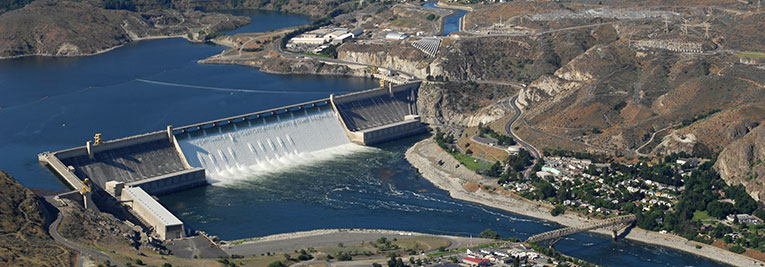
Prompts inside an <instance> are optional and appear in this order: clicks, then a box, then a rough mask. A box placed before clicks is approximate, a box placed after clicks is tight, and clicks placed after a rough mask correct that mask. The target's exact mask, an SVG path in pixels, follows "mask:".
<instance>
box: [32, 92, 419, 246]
mask: <svg viewBox="0 0 765 267" xmlns="http://www.w3.org/2000/svg"><path fill="white" fill-rule="evenodd" d="M419 87H420V82H419V81H415V82H409V83H405V84H399V85H393V84H388V86H387V87H386V86H384V84H382V86H381V87H380V88H376V89H371V90H366V91H360V92H355V93H350V94H346V95H339V96H335V95H330V96H329V97H328V98H324V99H318V100H314V101H310V102H305V103H299V104H294V105H289V106H283V107H279V108H274V109H268V110H262V111H257V112H253V113H247V114H241V115H237V116H232V117H227V118H222V119H217V120H213V121H207V122H201V123H196V124H192V125H187V126H182V127H173V126H167V128H166V129H164V130H161V131H156V132H151V133H146V134H141V135H136V136H131V137H126V138H121V139H116V140H110V141H101V140H100V135H97V137H96V138H95V140H92V141H88V142H86V144H85V145H84V146H80V147H75V148H70V149H65V150H61V151H56V152H43V153H40V154H39V155H38V159H39V161H40V162H41V163H43V164H44V165H46V166H47V167H48V168H49V169H50V170H51V171H52V172H54V174H56V175H57V176H58V177H60V178H61V179H62V180H64V181H65V182H66V183H67V184H68V185H69V186H70V187H71V188H73V189H74V190H75V191H72V192H70V193H67V196H68V197H70V198H77V200H78V201H81V202H82V203H83V205H84V206H85V207H87V208H97V207H96V205H95V204H94V203H93V200H92V194H93V193H98V194H101V195H104V194H102V193H106V194H108V195H109V196H111V197H113V198H115V199H117V200H119V201H120V202H121V203H123V204H124V205H125V206H127V207H128V208H129V210H130V211H131V213H132V214H133V215H135V216H136V217H137V218H138V219H139V220H141V222H143V223H144V224H145V225H146V226H147V227H149V228H151V229H153V231H154V233H155V235H156V237H158V238H160V239H166V240H167V239H176V238H182V237H184V236H186V234H187V233H186V230H185V229H184V227H183V223H182V222H181V221H180V220H179V219H178V218H177V217H175V216H174V215H173V214H172V213H170V212H169V211H168V210H167V209H166V208H164V207H163V206H162V205H161V204H159V203H158V202H157V201H156V200H155V199H154V197H152V196H151V195H162V194H167V193H172V192H178V191H181V190H185V189H189V188H193V187H198V186H203V185H206V184H208V181H212V182H220V181H227V180H230V179H233V178H235V177H247V176H251V175H253V174H258V173H263V172H270V171H274V170H279V169H281V168H289V167H291V165H294V163H295V162H299V161H300V160H299V159H301V158H310V157H312V156H313V155H315V154H320V153H324V152H325V151H327V150H329V149H332V148H337V147H341V146H344V145H350V144H351V143H355V144H359V145H372V144H378V143H382V142H386V141H390V140H394V139H398V138H402V137H406V136H411V135H415V134H419V133H422V132H425V131H426V127H425V126H424V124H422V123H421V122H420V118H419V116H418V115H417V106H416V100H417V99H416V97H417V91H418V89H419Z"/></svg>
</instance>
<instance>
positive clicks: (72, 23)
mask: <svg viewBox="0 0 765 267" xmlns="http://www.w3.org/2000/svg"><path fill="white" fill-rule="evenodd" d="M247 22H249V18H246V17H236V16H232V15H223V14H216V13H212V14H208V13H202V12H198V11H196V12H195V11H186V12H179V11H175V10H163V11H160V10H155V11H149V12H144V13H136V12H130V11H126V10H106V9H102V8H99V7H96V6H93V5H90V4H88V3H84V2H69V1H52V0H45V1H35V2H33V3H31V4H29V5H27V6H26V7H24V8H21V9H17V10H13V11H9V12H6V13H2V14H0V57H13V56H22V55H48V56H78V55H88V54H93V53H96V52H99V51H103V50H105V49H109V48H113V47H116V46H119V45H123V44H125V43H128V42H131V41H134V40H137V39H140V38H144V37H154V36H187V34H189V33H192V34H194V35H196V34H199V33H200V32H202V33H203V34H205V35H206V34H207V33H211V32H218V31H221V30H224V29H233V28H236V27H239V26H241V25H244V24H246V23H247Z"/></svg>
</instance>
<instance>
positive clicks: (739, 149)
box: [715, 125, 765, 201]
mask: <svg viewBox="0 0 765 267" xmlns="http://www.w3.org/2000/svg"><path fill="white" fill-rule="evenodd" d="M763 162H765V125H760V126H758V127H757V128H754V129H753V130H752V131H751V132H749V133H748V134H746V135H745V136H744V137H743V138H741V139H739V140H736V141H734V142H733V143H731V144H730V145H728V146H727V147H725V149H723V152H722V153H720V156H719V157H718V159H717V162H716V163H715V169H716V170H717V172H719V173H720V176H721V177H722V178H723V179H724V180H725V182H727V183H728V184H731V185H736V184H743V185H744V186H745V187H746V191H747V192H749V195H751V196H752V197H753V198H754V199H755V200H758V201H763V200H765V163H763Z"/></svg>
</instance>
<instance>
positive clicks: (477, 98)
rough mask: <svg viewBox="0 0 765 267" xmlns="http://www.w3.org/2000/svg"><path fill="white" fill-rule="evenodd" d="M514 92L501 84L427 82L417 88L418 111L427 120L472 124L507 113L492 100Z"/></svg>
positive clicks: (466, 125) (490, 119)
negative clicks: (499, 85)
mask: <svg viewBox="0 0 765 267" xmlns="http://www.w3.org/2000/svg"><path fill="white" fill-rule="evenodd" d="M479 92H480V93H479ZM484 92H491V93H484ZM513 93H514V91H513V90H512V89H509V88H504V87H495V86H486V85H480V86H479V85H474V84H469V83H427V82H426V83H423V85H422V86H420V90H419V92H418V96H417V112H418V113H419V114H420V116H421V117H422V120H423V121H424V122H426V123H430V124H435V125H451V126H460V127H473V126H477V125H478V124H479V123H488V122H492V121H495V120H498V119H500V118H502V117H504V116H505V115H507V114H508V112H509V111H507V110H505V109H502V108H500V107H499V106H497V105H493V103H494V102H496V101H497V100H499V99H504V98H507V97H510V96H511V95H512V94H513ZM481 96H486V97H487V98H482V97H481Z"/></svg>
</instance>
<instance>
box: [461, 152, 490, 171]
mask: <svg viewBox="0 0 765 267" xmlns="http://www.w3.org/2000/svg"><path fill="white" fill-rule="evenodd" d="M452 156H454V158H455V159H457V160H458V161H459V162H460V163H462V164H463V165H465V168H468V169H469V170H471V171H480V170H486V169H488V168H489V167H491V163H489V162H487V161H485V160H481V159H476V158H474V157H471V156H468V155H465V154H462V153H453V154H452Z"/></svg>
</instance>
